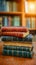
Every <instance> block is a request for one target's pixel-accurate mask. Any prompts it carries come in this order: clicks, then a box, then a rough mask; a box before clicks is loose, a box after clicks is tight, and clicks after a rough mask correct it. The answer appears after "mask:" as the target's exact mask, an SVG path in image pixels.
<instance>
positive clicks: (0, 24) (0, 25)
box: [0, 17, 2, 29]
mask: <svg viewBox="0 0 36 65" xmlns="http://www.w3.org/2000/svg"><path fill="white" fill-rule="evenodd" d="M1 27H2V17H0V29H1Z"/></svg>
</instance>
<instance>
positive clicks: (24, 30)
mask: <svg viewBox="0 0 36 65" xmlns="http://www.w3.org/2000/svg"><path fill="white" fill-rule="evenodd" d="M2 31H3V32H6V31H7V32H27V31H28V29H27V28H25V27H2Z"/></svg>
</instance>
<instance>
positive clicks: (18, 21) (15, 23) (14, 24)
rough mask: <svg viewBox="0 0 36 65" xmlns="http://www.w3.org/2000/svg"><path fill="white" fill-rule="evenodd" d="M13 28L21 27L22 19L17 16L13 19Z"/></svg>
mask: <svg viewBox="0 0 36 65" xmlns="http://www.w3.org/2000/svg"><path fill="white" fill-rule="evenodd" d="M12 23H13V26H20V17H19V16H15V17H13V22H12Z"/></svg>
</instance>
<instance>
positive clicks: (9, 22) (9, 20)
mask: <svg viewBox="0 0 36 65" xmlns="http://www.w3.org/2000/svg"><path fill="white" fill-rule="evenodd" d="M11 22H12V17H10V16H9V17H8V26H11Z"/></svg>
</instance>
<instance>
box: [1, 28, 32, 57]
mask: <svg viewBox="0 0 36 65" xmlns="http://www.w3.org/2000/svg"><path fill="white" fill-rule="evenodd" d="M2 41H5V42H4V43H5V44H4V46H3V55H10V56H11V55H12V56H18V57H28V58H32V56H33V46H32V35H31V34H29V31H28V29H27V28H25V27H2ZM7 41H8V42H7ZM9 42H10V43H9ZM26 42H27V44H26ZM28 44H29V46H28ZM30 45H31V46H30Z"/></svg>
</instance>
